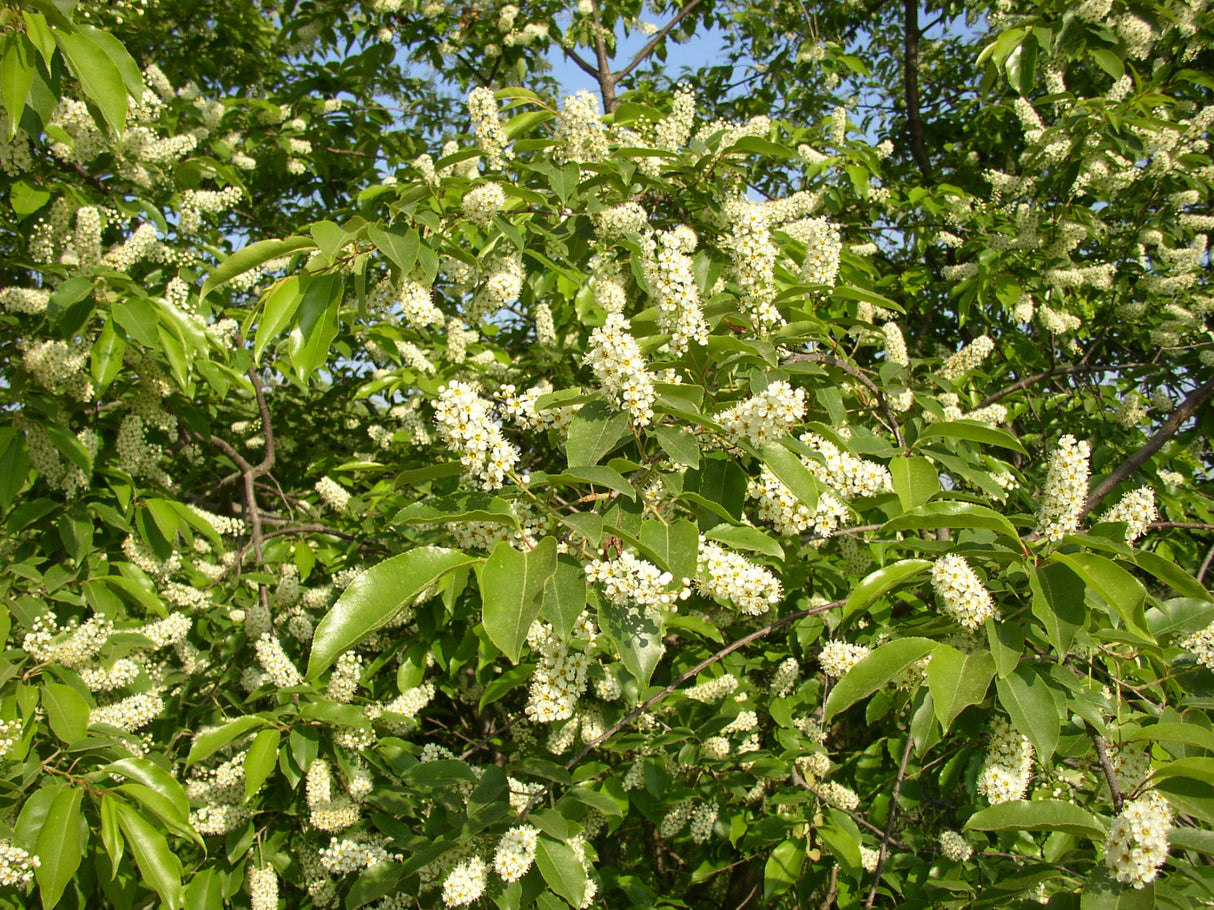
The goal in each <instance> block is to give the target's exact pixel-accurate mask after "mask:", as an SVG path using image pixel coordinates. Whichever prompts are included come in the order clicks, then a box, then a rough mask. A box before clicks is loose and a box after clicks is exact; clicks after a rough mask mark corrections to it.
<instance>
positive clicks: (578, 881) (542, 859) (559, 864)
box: [535, 837, 586, 907]
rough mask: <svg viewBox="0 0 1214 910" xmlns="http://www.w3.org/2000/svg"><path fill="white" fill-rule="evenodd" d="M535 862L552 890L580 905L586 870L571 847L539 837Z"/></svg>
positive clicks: (576, 905) (574, 904) (570, 901)
mask: <svg viewBox="0 0 1214 910" xmlns="http://www.w3.org/2000/svg"><path fill="white" fill-rule="evenodd" d="M535 864H536V866H537V867H538V868H539V870H540V874H541V875H542V876H544V881H546V882H547V883H548V887H550V888H551V889H552V890H553V891H555V892H556V893H557V894H559V895H560V896H561V897H563V898H564V899H565V900H567V901H569V903H570V904H572V905H573V906H575V907H580V906H581V905H582V897H583V896H584V895H585V893H586V870H585V869H584V868H582V861H581V860H580V859H578V858H577V854H576V853H574V852H573V848H571V847H568V846H566V845H565V844H562V843H558V842H557V841H554V840H551V839H549V838H547V837H541V838H540V839H539V844H538V845H537V846H536V850H535Z"/></svg>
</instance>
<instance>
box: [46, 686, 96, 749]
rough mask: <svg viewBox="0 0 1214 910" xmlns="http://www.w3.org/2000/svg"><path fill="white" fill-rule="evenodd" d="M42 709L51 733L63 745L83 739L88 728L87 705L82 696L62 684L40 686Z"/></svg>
mask: <svg viewBox="0 0 1214 910" xmlns="http://www.w3.org/2000/svg"><path fill="white" fill-rule="evenodd" d="M42 707H43V708H45V709H46V719H47V722H48V723H49V724H50V725H51V731H52V732H53V733H54V734H55V735H56V736H57V737H59V739H61V740H62V741H63V742H65V743H74V742H76V741H77V740H80V739H83V738H84V734H85V733H86V732H87V731H88V726H89V703H88V702H87V701H85V700H84V696H83V695H81V694H80V693H79V692H77V691H76V690H75V689H73V688H72V687H71V686H65V685H63V684H62V683H53V682H48V683H46V684H44V685H43V686H42Z"/></svg>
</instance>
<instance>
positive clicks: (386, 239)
mask: <svg viewBox="0 0 1214 910" xmlns="http://www.w3.org/2000/svg"><path fill="white" fill-rule="evenodd" d="M367 237H368V239H369V240H370V241H371V242H372V243H374V244H375V246H376V247H377V248H378V249H379V251H380V252H381V253H383V254H384V255H385V256H387V257H388V258H389V259H390V260H392V263H393V265H395V266H396V267H397V268H398V269H400V273H401V275H405V276H407V275H408V274H409V273H410V272H411V271H413V265H414V263H416V262H417V252H418V250H420V249H421V245H422V240H421V235H419V234H418V233H417V228H412V227H404V228H402V227H400V226H396V227H393V228H387V229H386V230H385V229H383V228H379V227H377V226H375V225H371V226H370V227H368V228H367Z"/></svg>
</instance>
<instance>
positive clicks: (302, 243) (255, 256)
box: [198, 237, 316, 301]
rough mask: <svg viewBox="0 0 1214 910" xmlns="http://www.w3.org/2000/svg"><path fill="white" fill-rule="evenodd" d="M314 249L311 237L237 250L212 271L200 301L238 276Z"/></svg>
mask: <svg viewBox="0 0 1214 910" xmlns="http://www.w3.org/2000/svg"><path fill="white" fill-rule="evenodd" d="M314 249H316V241H315V240H313V239H312V238H311V237H288V238H286V239H285V240H259V241H257V242H256V243H251V244H249V245H248V246H246V247H244V248H243V249H240V250H237V251H236V252H235V253H233V254H232V255H231V256H229V257H228V258H227V259H225V260H224V261H223V262H221V263H219V265H217V266H216V267H215V268H214V269H212V270H211V273H210V275H208V276H207V280H206V281H205V282H204V283H203V285H202V291H201V292H199V295H198V297H199V300H200V301H201V300H202V299H203V298H205V297H206V296H207V295H208V294H209V293H211V291H213V290H215V289H216V288H217V287H220V286H222V285H225V284H227V283H228V282H229V281H231V280H232V279H233V278H235V277H236V276H237V275H243V274H244V273H245V272H248V271H251V270H252V269H255V268H257V267H258V266H259V265H264V264H265V263H267V262H269V261H270V260H271V259H277V258H279V257H280V256H286V255H288V254H289V253H294V252H296V251H298V250H314Z"/></svg>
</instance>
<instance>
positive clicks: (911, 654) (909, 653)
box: [823, 638, 936, 720]
mask: <svg viewBox="0 0 1214 910" xmlns="http://www.w3.org/2000/svg"><path fill="white" fill-rule="evenodd" d="M935 647H936V643H935V642H934V641H931V640H930V639H927V638H899V639H897V640H895V641H890V642H886V643H885V644H883V645H881V647H879V648H877V649H876V650H875V651H873V652H872V653H871V654H869V655H868V656H867V657H866V658H864V659H863V660H862V661H860V662H859V663H858V664H856V665H855V666H854V667H852V668H851V669H850V670H849V671H848V672H847V675H846V676H844V677H843V678H842V679H840V680H839V681H838V682H837V683H835V686H834V688H833V689H831V690H830V695H828V696H827V698H826V704H825V706H824V707H823V713H824V719H825V720H830V719H831V718H832V717H834V716H835V715H836V714H839V713H841V712H843V711H846V710H847V709H848V708H850V707H851V706H852V705H854V704H855V703H856V702H858V701H859V700H860V699H862V698H868V696H870V695H872V694H873V693H874V692H876V691H877V690H878V689H880V688H881V687H882V686H884V685H885V684H886V683H888V682H890V681H891V680H893V679H895V678H896V677H897V676H898V675H900V674H901V673H902V672H903V671H904V670H905V669H906V668H907V667H909V666H910V665H911V664H913V663H914V662H915V661H917V660H919V659H920V658H922V657H923V656H925V655H926V654H928V653H930V652H931V651H932V650H933V649H934V648H935Z"/></svg>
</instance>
